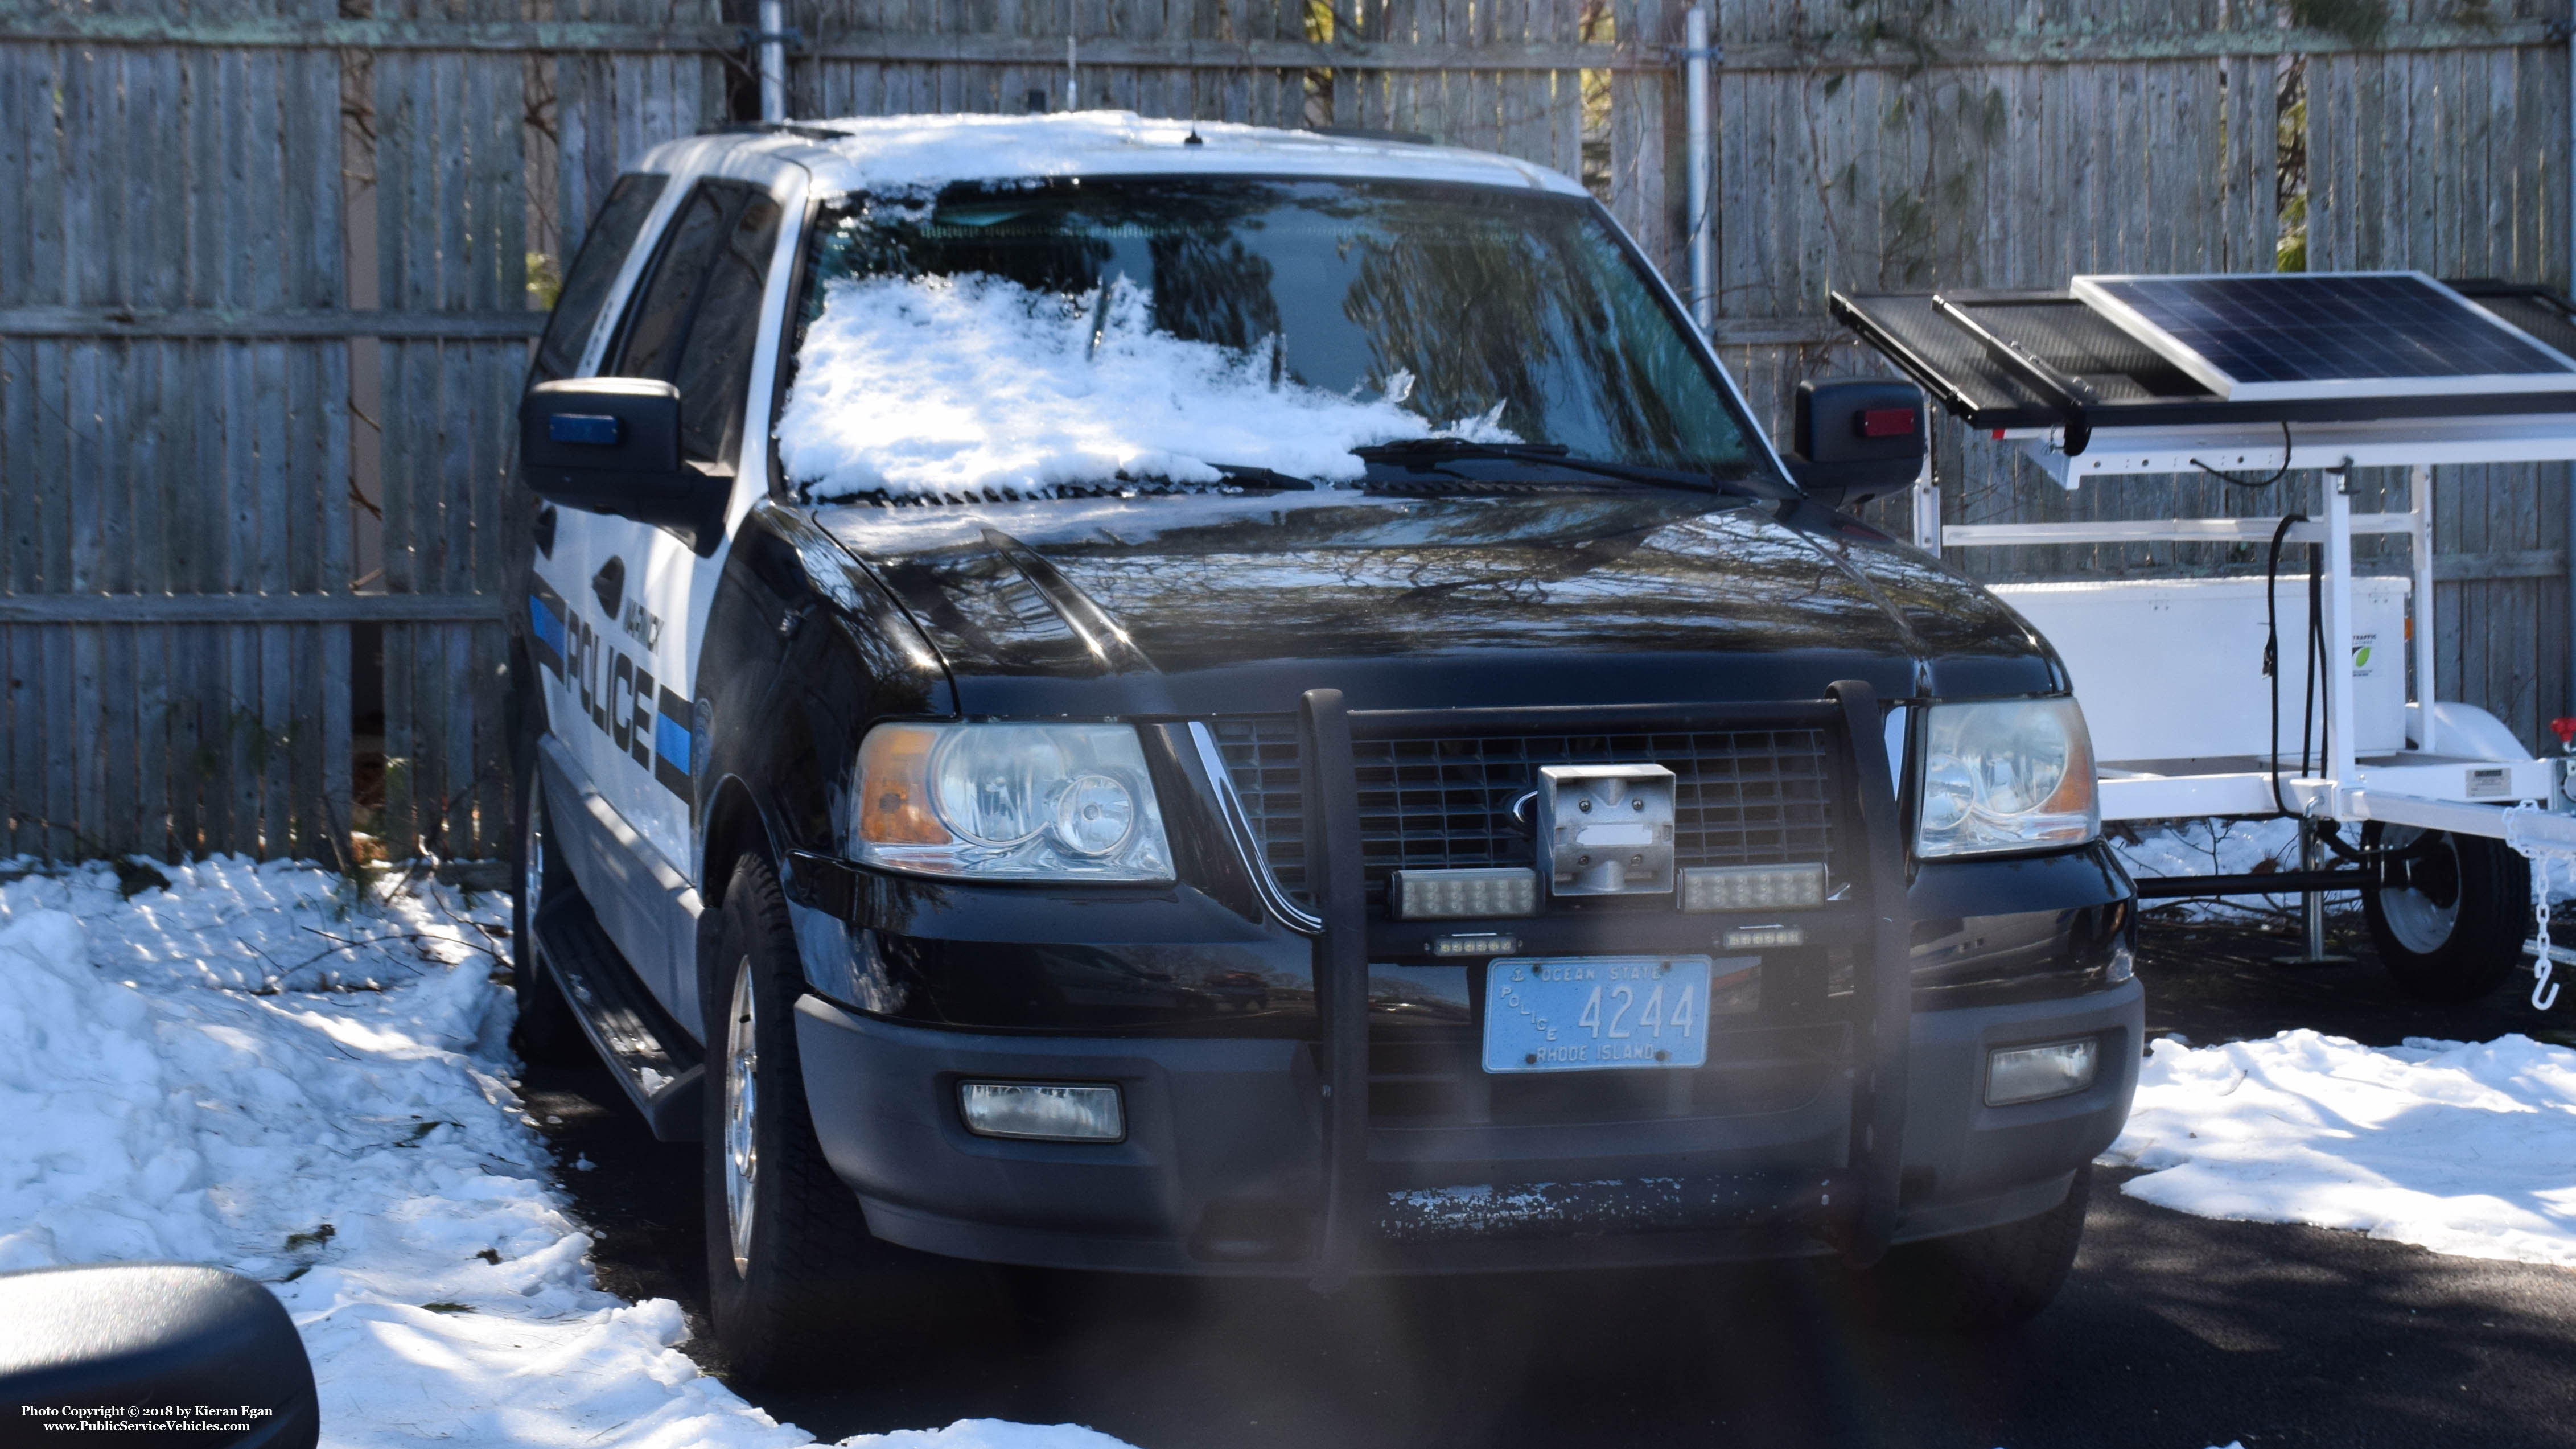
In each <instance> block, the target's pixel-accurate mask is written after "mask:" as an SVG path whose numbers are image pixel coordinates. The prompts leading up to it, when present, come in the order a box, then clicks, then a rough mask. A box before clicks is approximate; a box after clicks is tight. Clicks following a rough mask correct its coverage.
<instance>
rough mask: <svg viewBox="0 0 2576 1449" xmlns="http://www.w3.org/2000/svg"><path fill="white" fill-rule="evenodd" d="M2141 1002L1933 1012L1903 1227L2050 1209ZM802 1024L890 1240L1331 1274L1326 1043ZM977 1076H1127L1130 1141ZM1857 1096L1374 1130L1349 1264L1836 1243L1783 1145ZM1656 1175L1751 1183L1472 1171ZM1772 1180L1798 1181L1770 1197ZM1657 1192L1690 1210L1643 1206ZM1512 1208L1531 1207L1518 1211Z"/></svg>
mask: <svg viewBox="0 0 2576 1449" xmlns="http://www.w3.org/2000/svg"><path fill="white" fill-rule="evenodd" d="M2143 1000H2144V998H2143V996H2142V994H2141V993H2140V991H2139V989H2138V985H2137V983H2136V982H2135V981H2130V982H2127V983H2124V984H2122V985H2120V986H2116V987H2114V988H2112V989H2110V990H2107V991H2098V992H2094V993H2091V994H2088V995H2084V996H2078V997H2073V998H2068V999H2063V1000H2057V1001H2040V1002H2020V1003H2014V1004H2007V1005H1998V1006H1985V1007H1970V1008H1964V1009H1955V1010H1947V1011H1932V1012H1920V1013H1917V1014H1916V1015H1915V1016H1914V1018H1913V1027H1912V1033H1911V1035H1912V1051H1911V1054H1910V1055H1911V1058H1912V1070H1911V1073H1910V1075H1909V1077H1908V1085H1907V1094H1906V1095H1907V1110H1906V1117H1905V1121H1906V1130H1905V1139H1904V1140H1905V1154H1904V1155H1905V1172H1904V1183H1905V1202H1904V1204H1903V1207H1902V1209H1901V1211H1900V1215H1899V1218H1898V1222H1897V1227H1896V1234H1895V1236H1896V1239H1897V1240H1898V1241H1900V1242H1901V1241H1907V1240H1910V1239H1915V1238H1923V1237H1937V1236H1942V1235H1946V1234H1950V1233H1958V1232H1966V1231H1970V1230H1972V1229H1975V1228H1981V1227H1988V1226H1992V1225H1994V1224H1997V1223H2004V1222H2011V1221H2015V1220H2018V1219H2021V1218H2025V1217H2029V1216H2032V1215H2034V1214H2037V1213H2040V1212H2045V1211H2046V1210H2047V1209H2049V1208H2050V1207H2052V1206H2054V1205H2055V1204H2056V1202H2057V1201H2058V1199H2059V1198H2060V1197H2061V1196H2063V1194H2064V1193H2065V1190H2066V1184H2067V1181H2068V1178H2069V1175H2070V1174H2072V1173H2073V1172H2074V1171H2075V1169H2076V1168H2078V1167H2080V1166H2081V1165H2083V1164H2084V1163H2086V1162H2088V1161H2090V1160H2092V1158H2093V1157H2094V1156H2095V1155H2096V1154H2098V1153H2099V1152H2101V1151H2102V1149H2104V1148H2105V1147H2108V1146H2109V1145H2110V1143H2111V1140H2112V1139H2113V1138H2114V1137H2116V1136H2118V1135H2119V1132H2120V1127H2121V1124H2122V1123H2123V1122H2125V1121H2126V1120H2127V1117H2128V1111H2129V1099H2130V1096H2131V1094H2132V1093H2133V1092H2134V1091H2135V1090H2136V1087H2137V1068H2138V1056H2139V1052H2140V1050H2141V1033H2142V1032H2143V1030H2144V1015H2143V1010H2144V1009H2143ZM2078 1036H2095V1037H2098V1038H2099V1039H2100V1041H2101V1043H2102V1055H2101V1063H2102V1065H2101V1072H2100V1076H2099V1077H2098V1079H2097V1080H2096V1081H2095V1082H2094V1084H2093V1086H2092V1087H2090V1088H2089V1089H2087V1090H2085V1091H2083V1092H2079V1093H2075V1094H2073V1095H2071V1096H2067V1097H2061V1098H2055V1099H2052V1100H2049V1101H2044V1102H2032V1103H2027V1104H2024V1105H2021V1106H2015V1107H1987V1106H1984V1105H1982V1099H1983V1081H1984V1068H1985V1055H1986V1052H1987V1051H1988V1050H1989V1049H1991V1048H1993V1047H1997V1046H2008V1045H2013V1044H2017V1043H2025V1042H2037V1041H2058V1040H2064V1039H2067V1038H2071V1037H2078ZM797 1047H798V1050H799V1052H800V1053H801V1055H802V1056H803V1058H804V1071H805V1085H806V1092H807V1095H808V1100H809V1101H810V1102H811V1103H812V1105H813V1118H814V1124H815V1128H816V1130H817V1132H818V1133H819V1134H820V1135H821V1138H822V1143H823V1150H824V1153H825V1155H826V1156H827V1157H828V1158H829V1159H830V1161H831V1164H832V1167H833V1169H834V1170H835V1171H836V1172H837V1173H838V1174H839V1175H840V1176H841V1178H842V1179H843V1180H844V1181H846V1182H847V1183H849V1184H850V1186H851V1187H852V1188H853V1189H854V1190H856V1192H857V1193H858V1195H859V1198H860V1201H861V1202H862V1204H863V1205H864V1206H865V1208H866V1211H867V1217H868V1225H869V1227H870V1228H871V1229H873V1230H874V1231H875V1232H876V1234H877V1235H878V1236H879V1237H882V1238H886V1239H888V1240H890V1241H893V1242H897V1243H901V1244H903V1245H905V1246H907V1247H912V1248H918V1249H922V1250H924V1251H927V1252H934V1253H942V1254H947V1255H949V1256H952V1257H960V1258H974V1259H981V1260H985V1261H989V1262H1000V1263H1024V1264H1032V1265H1039V1266H1047V1267H1060V1268H1094V1269H1119V1270H1126V1271H1138V1272H1164V1273H1199V1274H1301V1273H1304V1272H1307V1271H1310V1270H1309V1268H1308V1267H1307V1263H1308V1258H1309V1253H1310V1252H1311V1249H1312V1246H1313V1244H1312V1241H1311V1233H1312V1223H1313V1220H1314V1216H1315V1214H1314V1203H1315V1201H1316V1199H1317V1195H1318V1194H1319V1193H1320V1191H1321V1188H1322V1184H1321V1181H1320V1175H1319V1171H1318V1154H1317V1147H1316V1144H1317V1141H1318V1137H1319V1133H1320V1131H1321V1125H1320V1116H1319V1113H1318V1112H1317V1110H1316V1108H1315V1105H1314V1104H1315V1103H1316V1102H1317V1100H1318V1099H1317V1095H1316V1092H1315V1082H1316V1077H1315V1067H1314V1056H1313V1050H1312V1048H1311V1046H1310V1045H1309V1044H1307V1043H1303V1042H1295V1041H1275V1040H1274V1041H1264V1040H1246V1039H1189V1040H1173V1039H1151V1038H1142V1039H1140V1038H1110V1039H1102V1038H1084V1039H1064V1038H1050V1037H1027V1036H987V1035H974V1034H967V1033H961V1032H954V1031H940V1030H933V1029H925V1028H921V1027H911V1026H901V1025H897V1024H895V1023H892V1022H887V1021H883V1020H878V1019H874V1018H870V1017H867V1016H863V1015H860V1014H858V1013H856V1012H851V1011H846V1010H843V1009H842V1008H840V1007H837V1006H834V1005H832V1004H830V1003H828V1002H826V1001H823V1000H822V999H820V998H818V997H810V996H809V997H807V998H806V999H805V1000H804V1002H803V1003H802V1004H801V1005H800V1006H799V1007H798V1010H797ZM966 1078H985V1079H1002V1080H1011V1079H1019V1080H1039V1081H1045V1080H1055V1081H1089V1082H1115V1083H1117V1084H1118V1086H1119V1088H1120V1090H1121V1091H1122V1092H1123V1093H1124V1094H1125V1099H1126V1108H1127V1123H1128V1131H1127V1140H1126V1141H1124V1142H1120V1143H1116V1144H1112V1145H1098V1146H1095V1145H1088V1144H1071V1143H1063V1144H1057V1143H1042V1142H1011V1141H1000V1140H995V1139H991V1138H984V1137H977V1136H974V1135H972V1134H970V1133H968V1132H967V1131H966V1129H965V1128H964V1126H963V1125H961V1124H960V1122H959V1120H958V1116H957V1107H956V1101H957V1093H956V1083H957V1082H958V1081H960V1080H963V1079H966ZM1848 1102H1849V1097H1848V1094H1847V1093H1844V1092H1839V1091H1826V1092H1822V1093H1819V1094H1818V1095H1817V1096H1816V1097H1815V1098H1814V1099H1813V1100H1811V1101H1808V1102H1806V1103H1803V1104H1799V1105H1796V1106H1793V1107H1790V1108H1788V1109H1786V1110H1780V1111H1770V1112H1761V1113H1755V1114H1750V1115H1742V1116H1728V1117H1690V1118H1671V1119H1664V1120H1658V1121H1650V1122H1627V1123H1616V1124H1609V1125H1601V1124H1584V1125H1580V1126H1562V1127H1548V1126H1515V1127H1502V1128H1487V1129H1485V1130H1484V1131H1482V1132H1477V1133H1460V1132H1457V1131H1454V1130H1425V1129H1407V1128H1389V1127H1373V1128H1372V1129H1371V1131H1370V1133H1369V1145H1368V1159H1369V1171H1370V1177H1371V1180H1372V1185H1373V1188H1374V1189H1375V1191H1374V1193H1373V1196H1374V1197H1375V1198H1376V1199H1377V1201H1376V1202H1375V1203H1374V1204H1373V1206H1374V1207H1375V1208H1376V1213H1375V1221H1374V1222H1373V1223H1371V1224H1370V1225H1369V1230H1368V1231H1366V1232H1363V1233H1362V1234H1361V1235H1360V1236H1361V1241H1360V1243H1359V1245H1358V1250H1357V1252H1356V1253H1355V1261H1354V1266H1355V1267H1357V1268H1359V1269H1361V1270H1362V1271H1376V1272H1408V1271H1410V1272H1434V1271H1440V1272H1452V1271H1472V1270H1477V1269H1538V1268H1548V1267H1564V1266H1573V1265H1576V1264H1584V1265H1595V1266H1598V1265H1608V1264H1621V1263H1625V1264H1646V1263H1670V1262H1692V1261H1715V1260H1720V1259H1727V1258H1743V1257H1769V1256H1785V1255H1794V1254H1800V1253H1819V1252H1825V1251H1828V1250H1829V1241H1828V1239H1827V1238H1826V1237H1822V1236H1819V1235H1818V1233H1817V1231H1816V1222H1817V1220H1818V1219H1819V1218H1820V1217H1821V1218H1825V1219H1830V1216H1831V1214H1830V1211H1829V1210H1830V1208H1831V1206H1832V1205H1831V1204H1826V1205H1823V1206H1824V1207H1825V1208H1826V1209H1827V1210H1828V1211H1826V1212H1824V1213H1820V1214H1819V1213H1809V1212H1806V1211H1803V1209H1805V1208H1808V1207H1810V1206H1813V1205H1812V1204H1811V1203H1809V1202H1808V1201H1807V1200H1806V1198H1805V1197H1804V1196H1803V1194H1801V1193H1800V1192H1799V1191H1798V1189H1799V1188H1800V1186H1801V1184H1803V1183H1805V1182H1807V1180H1808V1179H1810V1178H1812V1179H1814V1180H1815V1181H1816V1182H1818V1183H1826V1184H1830V1182H1831V1181H1832V1180H1833V1179H1834V1175H1835V1169H1832V1168H1830V1167H1829V1168H1825V1169H1820V1170H1817V1171H1815V1172H1811V1173H1799V1172H1789V1173H1770V1172H1766V1171H1765V1170H1764V1169H1765V1167H1766V1165H1767V1164H1772V1163H1776V1162H1779V1161H1781V1160H1783V1159H1791V1160H1821V1161H1826V1162H1832V1161H1834V1160H1836V1159H1837V1157H1838V1155H1839V1146H1840V1143H1841V1141H1842V1139H1843V1136H1844V1134H1845V1133H1846V1132H1847V1130H1848V1117H1847V1112H1848ZM1640 1179H1646V1180H1648V1181H1649V1182H1653V1181H1657V1180H1660V1181H1664V1182H1674V1181H1682V1182H1697V1183H1702V1184H1727V1183H1732V1184H1734V1186H1735V1191H1736V1192H1737V1194H1738V1197H1737V1200H1734V1201H1727V1202H1719V1201H1714V1200H1709V1201H1701V1197H1702V1196H1704V1195H1706V1194H1713V1193H1716V1192H1718V1191H1719V1190H1720V1189H1719V1188H1718V1187H1716V1186H1708V1187H1703V1188H1699V1189H1668V1188H1659V1187H1653V1186H1649V1185H1647V1184H1645V1183H1640V1184H1639V1191H1636V1192H1630V1193H1626V1194H1614V1193H1610V1192H1609V1191H1608V1190H1607V1189H1600V1190H1597V1191H1595V1192H1593V1193H1592V1194H1591V1195H1590V1196H1588V1197H1587V1196H1586V1194H1584V1193H1583V1192H1580V1191H1572V1192H1566V1193H1560V1194H1557V1195H1555V1196H1554V1197H1552V1198H1550V1199H1548V1200H1546V1201H1528V1202H1520V1203H1515V1202H1512V1201H1508V1200H1507V1201H1504V1202H1502V1203H1500V1204H1499V1205H1496V1204H1493V1202H1492V1199H1491V1198H1490V1197H1487V1198H1480V1197H1479V1196H1478V1195H1477V1194H1476V1193H1475V1192H1474V1191H1473V1189H1476V1188H1479V1187H1483V1186H1487V1185H1492V1184H1527V1183H1534V1182H1550V1183H1562V1184H1583V1185H1586V1186H1593V1187H1596V1188H1597V1187H1598V1185H1600V1184H1605V1183H1609V1182H1614V1181H1615V1182H1622V1183H1637V1182H1638V1181H1639V1180H1640ZM1765 1183H1769V1184H1772V1185H1773V1186H1775V1187H1777V1188H1778V1189H1779V1190H1780V1191H1781V1192H1782V1194H1783V1196H1782V1197H1781V1199H1780V1200H1778V1201H1775V1202H1765V1201H1762V1200H1759V1195H1760V1194H1761V1192H1762V1191H1763V1190H1764V1189H1763V1184H1765ZM1437 1189H1468V1191H1466V1192H1458V1191H1449V1192H1436V1191H1434V1190H1437ZM1822 1190H1825V1191H1831V1190H1832V1188H1831V1187H1830V1186H1829V1185H1828V1186H1826V1187H1825V1188H1823V1189H1822ZM1657 1199H1660V1200H1661V1201H1662V1202H1663V1203H1664V1204H1665V1205H1666V1206H1667V1207H1672V1208H1676V1209H1678V1212H1676V1213H1668V1214H1667V1215H1666V1216H1665V1217H1664V1218H1662V1219H1661V1220H1660V1221H1652V1220H1649V1221H1639V1215H1640V1213H1641V1211H1642V1210H1644V1209H1646V1208H1651V1207H1652V1206H1653V1203H1654V1201H1655V1200H1657ZM1694 1203H1697V1204H1698V1205H1699V1206H1700V1207H1702V1208H1704V1209H1705V1211H1703V1212H1701V1213H1700V1214H1699V1216H1700V1217H1702V1218H1703V1219H1704V1220H1705V1221H1703V1222H1702V1223H1700V1224H1696V1225H1694V1224H1693V1223H1691V1222H1690V1221H1689V1220H1688V1219H1689V1218H1690V1216H1691V1215H1692V1214H1691V1213H1690V1212H1689V1211H1688V1210H1689V1209H1690V1208H1692V1207H1693V1205H1694ZM1480 1204H1483V1206H1480ZM1426 1209H1427V1210H1428V1216H1429V1217H1430V1218H1431V1219H1434V1220H1437V1219H1441V1218H1444V1217H1445V1218H1455V1219H1459V1220H1462V1221H1464V1220H1470V1219H1478V1218H1481V1219H1482V1221H1480V1222H1476V1223H1474V1224H1473V1226H1475V1227H1476V1228H1477V1229H1478V1230H1477V1231H1473V1232H1460V1233H1456V1234H1441V1233H1438V1232H1425V1231H1423V1230H1422V1224H1423V1222H1424V1221H1425V1219H1426ZM1514 1212H1519V1213H1521V1214H1522V1215H1523V1216H1524V1218H1525V1220H1524V1221H1521V1222H1518V1223H1514V1222H1511V1221H1509V1220H1508V1218H1509V1215H1510V1214H1512V1213H1514ZM1646 1216H1647V1217H1648V1218H1649V1219H1651V1218H1652V1214H1651V1213H1647V1214H1646ZM1640 1228H1643V1229H1647V1230H1636V1229H1640ZM1622 1229H1627V1230H1624V1231H1623V1230H1622Z"/></svg>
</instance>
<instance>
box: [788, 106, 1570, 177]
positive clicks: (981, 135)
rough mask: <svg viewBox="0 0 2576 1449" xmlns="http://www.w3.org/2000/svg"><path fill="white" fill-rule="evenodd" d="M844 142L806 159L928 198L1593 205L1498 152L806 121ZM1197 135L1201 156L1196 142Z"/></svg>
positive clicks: (1135, 121) (1177, 134)
mask: <svg viewBox="0 0 2576 1449" xmlns="http://www.w3.org/2000/svg"><path fill="white" fill-rule="evenodd" d="M798 126H799V128H800V129H801V130H804V131H807V132H811V131H814V130H826V131H835V132H838V133H840V136H839V138H838V139H834V140H828V141H824V140H813V139H811V138H810V137H809V140H808V147H807V148H803V149H801V151H800V154H798V155H797V158H796V159H797V160H799V161H801V162H802V163H804V165H805V166H806V167H807V168H808V169H809V170H811V171H812V172H813V173H814V179H815V183H816V185H817V186H818V187H819V188H820V189H822V190H823V191H825V192H833V191H873V192H887V191H920V190H926V189H931V188H935V187H938V186H941V185H945V184H946V183H948V182H951V181H1006V180H1015V179H1024V178H1042V177H1056V176H1150V175H1162V176H1168V175H1205V174H1215V175H1236V176H1314V177H1352V178H1366V179H1377V180H1413V181H1454V182H1468V183H1472V184H1479V185H1486V186H1509V187H1517V188H1528V189H1531V190H1537V191H1548V192H1554V193H1557V194H1560V195H1566V196H1581V195H1583V194H1584V191H1583V188H1582V187H1581V186H1580V185H1578V184H1577V183H1575V182H1574V181H1573V180H1572V179H1570V178H1568V177H1566V176H1564V175H1561V174H1559V173H1557V172H1554V171H1550V170H1548V169H1547V168H1545V167H1543V166H1533V165H1531V164H1530V163H1528V162H1526V161H1521V160H1517V159H1515V158H1513V157H1509V156H1498V155H1495V154H1494V153H1492V152H1490V151H1470V150H1467V149H1465V148H1464V147H1458V146H1425V145H1415V144H1411V143H1407V142H1401V141H1378V140H1371V139H1368V138H1365V137H1358V136H1337V135H1331V134H1326V133H1320V132H1314V131H1282V130H1275V129H1272V128H1270V127H1267V126H1241V125H1234V124H1230V123H1227V122H1221V121H1199V122H1190V121H1185V120H1152V119H1147V118H1146V117H1143V116H1139V115H1136V114H1135V113H1134V112H1132V111H1066V112H1061V113H1058V114H1054V115H1043V116H871V117H861V118H854V119H848V120H837V121H801V122H799V123H798ZM1193 134H1195V135H1197V137H1198V138H1199V142H1198V144H1196V145H1192V144H1191V143H1190V139H1189V138H1190V137H1191V136H1192V135H1193Z"/></svg>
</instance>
